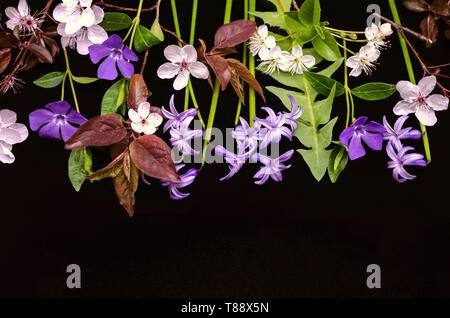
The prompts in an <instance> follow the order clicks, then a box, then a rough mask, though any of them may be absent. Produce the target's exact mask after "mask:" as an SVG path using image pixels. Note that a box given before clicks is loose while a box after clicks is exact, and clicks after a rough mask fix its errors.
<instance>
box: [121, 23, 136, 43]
mask: <svg viewBox="0 0 450 318" xmlns="http://www.w3.org/2000/svg"><path fill="white" fill-rule="evenodd" d="M135 25H136V18H134V19H133V21H131V25H130V28H129V29H128V32H127V34H126V35H125V37H124V38H123V42H125V41H126V40H127V39H128V37H129V36H130V34H131V32H132V31H133V30H134V27H135Z"/></svg>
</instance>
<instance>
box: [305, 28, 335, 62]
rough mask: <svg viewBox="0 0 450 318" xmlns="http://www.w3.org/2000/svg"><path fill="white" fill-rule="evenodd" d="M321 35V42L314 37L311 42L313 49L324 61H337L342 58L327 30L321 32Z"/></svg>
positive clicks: (318, 38)
mask: <svg viewBox="0 0 450 318" xmlns="http://www.w3.org/2000/svg"><path fill="white" fill-rule="evenodd" d="M323 33H324V35H325V39H324V40H322V39H321V38H320V37H315V38H314V39H313V40H312V44H313V47H314V49H316V51H317V53H319V54H320V55H321V56H322V57H323V58H324V59H326V60H328V61H337V60H338V59H339V58H341V57H342V55H341V51H340V50H339V46H338V45H337V42H336V40H335V39H334V37H333V36H332V35H331V33H330V32H328V30H323Z"/></svg>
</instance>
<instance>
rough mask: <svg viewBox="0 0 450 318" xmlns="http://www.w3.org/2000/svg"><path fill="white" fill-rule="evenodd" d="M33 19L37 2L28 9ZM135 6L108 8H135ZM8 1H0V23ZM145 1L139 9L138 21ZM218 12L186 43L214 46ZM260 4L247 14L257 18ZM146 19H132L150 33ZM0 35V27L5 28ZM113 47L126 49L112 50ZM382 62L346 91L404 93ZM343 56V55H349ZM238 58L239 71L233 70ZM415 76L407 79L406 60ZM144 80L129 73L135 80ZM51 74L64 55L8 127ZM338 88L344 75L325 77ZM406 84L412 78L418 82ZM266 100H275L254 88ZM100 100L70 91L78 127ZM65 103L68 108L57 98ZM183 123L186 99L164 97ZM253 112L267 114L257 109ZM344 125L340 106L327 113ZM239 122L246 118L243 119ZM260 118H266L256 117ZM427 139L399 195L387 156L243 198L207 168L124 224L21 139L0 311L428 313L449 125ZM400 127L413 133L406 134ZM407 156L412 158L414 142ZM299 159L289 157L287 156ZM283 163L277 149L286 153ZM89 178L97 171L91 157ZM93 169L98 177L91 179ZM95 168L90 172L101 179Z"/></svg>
mask: <svg viewBox="0 0 450 318" xmlns="http://www.w3.org/2000/svg"><path fill="white" fill-rule="evenodd" d="M29 2H30V4H31V6H32V9H33V11H34V10H38V9H41V8H42V7H43V6H44V5H45V3H46V1H34V0H32V1H29ZM137 2H138V1H111V3H113V4H119V5H122V4H123V5H127V6H137ZM321 2H322V16H323V18H322V19H323V20H328V21H330V22H331V26H332V27H336V28H342V29H355V30H358V29H359V30H361V29H364V27H365V23H366V17H367V14H366V7H367V5H368V4H370V3H373V2H374V1H359V0H354V1H329V0H328V1H321ZM378 2H379V4H380V6H381V8H382V14H383V15H386V16H388V17H391V15H390V11H389V8H388V5H387V1H378ZM398 2H399V10H400V11H401V12H400V13H401V17H402V19H403V23H404V24H407V25H408V26H410V27H411V28H413V29H415V30H418V29H419V23H420V18H421V17H423V15H422V14H415V13H409V12H406V10H405V9H403V8H402V7H401V6H400V1H398ZM16 4H17V1H9V0H7V1H2V2H1V5H0V8H1V11H2V12H3V10H4V8H5V7H6V6H8V5H14V6H15V5H16ZM153 4H154V1H144V7H149V6H151V5H153ZM177 5H178V13H179V19H180V22H181V28H182V35H183V38H184V39H186V40H187V39H188V34H189V25H190V13H191V1H187V0H179V1H177ZM224 6H225V1H217V0H215V1H206V0H202V1H200V5H199V13H198V22H197V23H198V24H197V36H198V37H200V38H203V39H204V40H205V41H206V43H207V44H208V43H209V46H211V43H212V40H213V35H214V31H215V30H216V29H217V28H218V27H219V26H220V25H221V23H222V21H223V10H224ZM269 8H271V5H270V4H266V3H264V2H262V1H258V10H267V9H269ZM242 12H243V3H242V1H238V0H236V1H234V5H233V14H232V19H239V18H241V17H242ZM153 19H154V13H153V12H151V13H145V14H144V15H143V24H144V25H147V26H150V25H151V23H152V21H153ZM160 21H161V24H162V25H163V26H165V27H167V28H169V29H174V28H173V23H172V18H171V12H170V2H169V1H167V0H163V3H162V6H161V18H160ZM3 22H4V20H3ZM122 35H123V34H122ZM169 43H175V41H174V38H172V37H171V36H170V35H168V34H166V42H165V43H164V44H163V45H160V46H157V47H155V48H154V49H152V50H151V51H150V60H149V64H148V66H147V69H146V72H145V79H146V81H147V84H148V86H149V89H150V90H151V91H152V92H153V95H152V96H151V97H150V102H151V103H152V104H154V105H167V104H168V100H169V97H170V95H171V94H172V93H173V91H172V81H171V80H160V79H158V78H157V76H156V69H157V67H158V66H159V65H161V64H162V63H163V62H164V57H163V55H162V50H163V49H164V47H165V45H167V44H169ZM413 43H415V44H416V45H417V47H418V48H419V51H420V53H421V54H422V55H423V57H424V60H425V62H426V63H428V64H430V65H436V64H443V63H447V62H448V60H447V58H448V52H449V45H448V41H446V40H445V39H444V38H443V37H442V36H441V37H440V44H438V45H437V46H434V47H433V48H431V49H428V50H425V49H424V45H423V44H422V43H419V42H418V41H415V40H414V39H413ZM391 45H392V46H391V48H389V50H388V51H386V52H383V53H382V56H381V59H380V65H379V67H378V69H377V71H376V72H375V73H374V75H372V76H371V78H366V77H365V76H362V77H361V78H359V79H356V80H355V79H352V80H351V81H350V85H351V86H353V87H356V86H358V85H359V84H361V83H364V82H368V81H385V82H389V83H394V84H395V83H396V82H397V81H398V80H401V79H408V77H407V73H406V69H405V66H404V62H403V58H402V54H401V50H400V46H399V44H398V40H397V37H396V35H393V36H392V37H391ZM357 49H358V46H354V47H353V50H357ZM238 56H240V55H238ZM70 58H71V63H72V68H73V72H74V73H75V75H79V76H80V75H82V76H95V74H96V73H95V72H96V66H93V65H92V64H91V62H90V61H89V58H88V57H80V56H77V54H76V53H74V52H70ZM413 61H414V64H415V66H418V64H417V63H416V61H415V60H413ZM138 67H140V64H139V63H138V64H137V68H138ZM51 71H64V59H63V56H62V55H60V56H59V57H58V58H57V60H56V62H55V63H54V64H53V65H42V66H39V67H37V68H35V69H34V70H33V71H31V72H28V73H27V74H25V75H24V79H25V80H26V81H27V85H26V86H25V87H24V88H23V90H22V92H21V94H17V95H13V94H11V93H8V94H7V95H6V96H2V97H0V106H1V107H0V108H9V109H13V110H15V111H16V112H17V113H18V116H19V122H22V123H26V124H28V119H27V117H28V114H29V113H30V112H31V111H33V110H35V109H37V108H41V107H43V106H44V105H45V104H47V103H49V102H52V101H56V100H58V99H59V94H60V92H59V90H58V89H50V90H46V89H41V88H38V87H36V86H34V85H33V84H32V83H31V82H32V81H33V80H34V79H36V78H38V77H40V76H42V75H43V74H45V73H48V72H51ZM337 76H338V77H339V78H342V75H340V74H338V75H337ZM416 76H417V77H418V78H420V76H421V71H420V69H419V68H416ZM258 79H259V80H260V82H261V84H262V85H263V86H266V85H277V83H275V82H273V81H272V80H270V79H269V77H266V76H262V75H261V74H258ZM193 84H194V87H195V91H196V95H197V98H198V100H199V102H200V107H201V110H202V113H203V116H204V117H207V114H208V106H209V103H210V98H211V91H210V89H209V88H208V84H207V83H206V81H199V80H194V81H193ZM110 85H111V82H108V81H99V82H97V83H95V84H91V85H90V86H84V87H83V86H81V85H77V93H78V95H79V101H80V107H81V111H82V113H83V115H85V116H86V117H91V116H94V115H97V114H98V113H99V109H100V102H101V98H102V96H103V94H104V92H105V91H106V89H107V88H108V87H109V86H110ZM66 91H67V98H68V99H67V100H68V101H69V102H72V100H71V95H70V90H69V88H68V87H67V90H66ZM176 96H177V97H176V101H177V104H178V105H179V107H182V103H183V101H184V94H183V93H182V92H180V93H178V94H177V95H176ZM266 96H267V104H268V105H269V106H272V107H273V108H275V109H276V110H282V105H281V103H280V102H279V100H278V99H277V98H276V97H275V96H273V95H271V94H270V93H269V92H266ZM398 99H399V96H398V95H397V94H395V95H394V96H393V97H391V98H389V99H387V100H385V101H381V102H372V103H367V102H362V101H360V100H357V106H356V107H357V108H356V115H357V117H358V116H360V115H368V116H369V117H370V118H371V119H372V120H375V121H378V122H381V118H382V115H383V114H386V115H387V116H388V118H389V120H390V121H391V122H392V121H393V120H394V118H395V116H394V115H393V113H392V107H393V106H394V105H395V103H396V102H397V100H398ZM257 103H258V105H259V106H263V105H262V104H261V103H262V101H261V100H260V99H258V102H257ZM236 104H237V100H236V97H235V96H234V94H233V93H232V90H231V88H229V89H228V90H227V91H226V93H221V95H220V100H219V107H218V111H217V119H216V123H217V124H216V126H218V127H222V128H225V127H231V126H232V124H231V123H232V122H233V120H234V114H235V109H236ZM333 112H334V114H336V115H341V120H340V121H339V124H338V126H337V127H336V129H335V133H334V135H335V136H336V135H337V133H338V132H337V131H338V129H342V126H343V121H344V120H343V119H342V118H343V117H342V116H344V114H345V99H344V98H342V97H341V98H339V99H338V100H337V101H336V102H335V104H334V110H333ZM246 113H247V110H246V109H245V110H244V114H246ZM258 114H259V115H260V116H263V115H264V113H261V112H260V111H259V110H258ZM437 115H438V124H437V125H436V126H435V127H432V128H430V129H429V134H430V139H431V150H432V156H433V162H432V164H431V165H430V166H429V167H427V168H426V169H424V170H416V171H414V172H416V173H417V176H418V177H417V179H416V180H414V181H412V182H409V183H406V184H398V183H396V182H395V181H394V180H393V179H392V177H391V171H390V170H388V169H386V161H387V156H386V154H385V153H384V152H374V151H369V152H368V156H366V157H364V158H362V159H359V160H357V161H355V162H351V163H350V164H349V165H348V167H347V169H346V170H345V171H344V173H343V174H342V175H341V177H340V179H339V181H338V183H337V184H334V185H333V184H331V183H330V182H329V180H328V177H327V176H325V177H324V179H323V180H322V182H320V183H317V182H316V181H315V179H314V178H313V177H312V176H311V174H310V172H309V170H308V168H307V166H306V164H305V163H304V162H303V160H302V158H301V156H300V155H299V154H298V153H296V154H295V155H294V157H293V159H291V163H292V165H293V167H292V168H291V169H289V170H287V171H285V172H284V173H283V177H284V180H283V182H282V183H275V182H273V181H270V182H267V183H266V184H265V185H264V186H257V185H254V184H253V180H252V176H253V174H254V173H255V172H256V171H257V167H256V165H247V166H246V167H245V168H244V169H242V170H241V171H240V172H239V174H238V175H236V176H235V177H233V178H232V179H231V180H230V181H227V182H219V180H218V179H219V178H220V177H222V176H223V175H225V174H226V172H227V168H226V166H225V165H219V164H215V165H211V166H207V167H206V168H205V169H203V171H202V172H201V174H200V175H199V177H198V178H197V180H196V182H195V183H194V184H193V185H192V186H191V187H190V188H189V191H190V192H191V196H190V197H189V198H188V199H185V200H182V201H172V200H170V199H169V196H168V193H167V189H165V188H162V187H160V186H159V185H158V184H157V182H154V183H153V185H152V186H150V187H148V186H146V185H144V184H141V187H140V189H139V190H138V193H137V204H136V213H135V216H134V217H133V218H129V217H128V215H127V214H126V213H125V211H124V210H123V209H122V207H121V206H120V205H119V203H118V201H117V199H116V197H115V194H114V190H113V187H112V183H111V182H110V180H105V181H102V182H98V183H95V184H86V185H84V187H83V189H82V191H81V193H76V192H75V191H74V190H73V189H72V187H71V185H70V182H69V180H68V178H67V159H68V156H69V153H68V152H67V151H65V150H64V149H63V144H62V143H61V142H57V141H51V140H45V139H41V138H39V137H38V135H37V133H35V132H31V134H30V137H29V139H28V140H27V141H26V142H25V143H23V144H20V145H16V146H14V154H15V155H16V162H15V163H14V164H13V165H0V175H1V179H0V180H1V183H0V184H1V185H0V187H1V192H0V197H1V205H0V206H1V208H0V209H1V211H0V252H1V260H0V296H2V297H110V296H112V297H232V296H233V297H433V296H440V297H442V296H447V297H448V296H450V272H449V269H450V257H449V247H450V246H449V245H450V232H449V230H450V227H449V225H450V218H449V199H448V194H449V191H448V190H449V187H448V177H449V172H448V168H447V167H448V150H447V149H448V125H449V116H448V113H447V112H439V113H438V114H437ZM408 124H410V125H415V126H416V128H417V126H418V124H417V122H416V121H414V120H411V119H410V120H409V121H408ZM408 143H409V144H410V145H413V146H415V147H416V149H417V150H418V151H420V152H423V147H422V144H421V141H410V142H408ZM296 146H297V145H296ZM288 147H292V145H289V144H287V143H283V149H286V150H287V149H288ZM96 154H97V158H98V159H99V160H100V162H102V160H103V162H105V160H106V156H105V155H104V154H103V153H101V152H96ZM103 162H102V163H103ZM99 165H101V163H100V164H99V163H98V162H97V165H96V167H97V168H99ZM72 263H75V264H79V265H80V266H81V268H82V288H81V289H79V290H69V289H68V288H67V287H66V276H67V274H66V273H65V270H66V266H67V265H68V264H72ZM372 263H375V264H379V265H380V266H381V270H382V288H381V289H378V290H370V289H368V288H367V287H366V277H367V274H366V267H367V265H369V264H372Z"/></svg>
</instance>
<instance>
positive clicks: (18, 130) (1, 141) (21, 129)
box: [0, 109, 28, 163]
mask: <svg viewBox="0 0 450 318" xmlns="http://www.w3.org/2000/svg"><path fill="white" fill-rule="evenodd" d="M16 121H17V115H16V113H15V112H13V111H12V110H9V109H2V110H0V162H3V163H13V162H14V160H15V157H14V155H13V153H12V152H11V151H12V147H13V145H14V144H18V143H21V142H23V141H24V140H25V139H27V138H28V129H27V127H26V126H25V125H23V124H18V123H16Z"/></svg>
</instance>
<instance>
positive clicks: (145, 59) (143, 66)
mask: <svg viewBox="0 0 450 318" xmlns="http://www.w3.org/2000/svg"><path fill="white" fill-rule="evenodd" d="M147 60H148V49H146V50H145V55H144V61H143V62H142V67H141V75H144V70H145V66H146V65H147Z"/></svg>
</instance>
